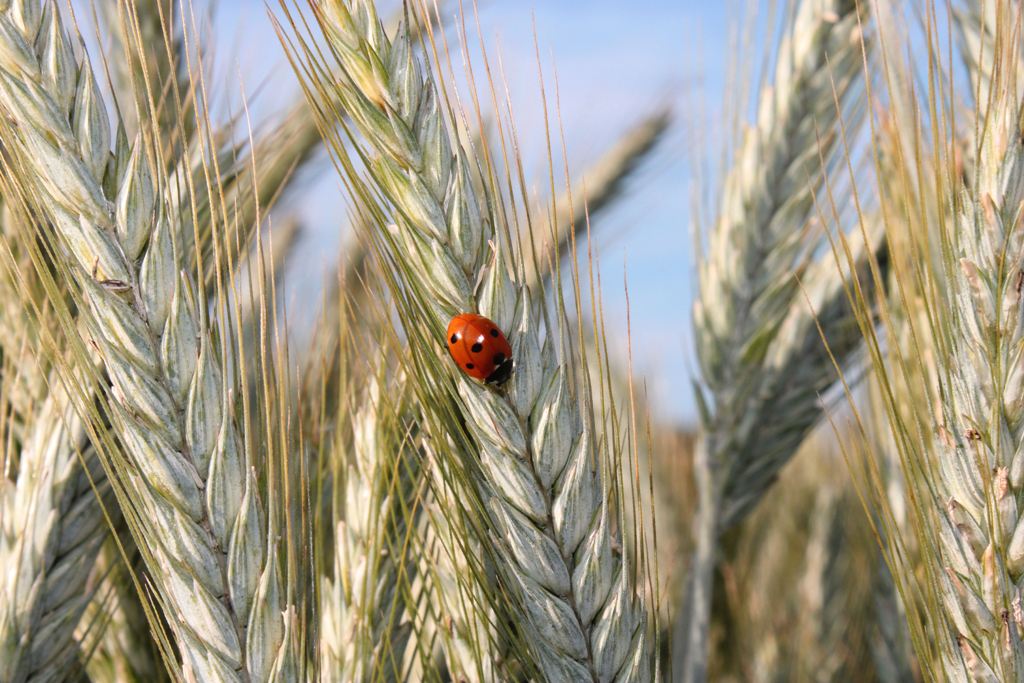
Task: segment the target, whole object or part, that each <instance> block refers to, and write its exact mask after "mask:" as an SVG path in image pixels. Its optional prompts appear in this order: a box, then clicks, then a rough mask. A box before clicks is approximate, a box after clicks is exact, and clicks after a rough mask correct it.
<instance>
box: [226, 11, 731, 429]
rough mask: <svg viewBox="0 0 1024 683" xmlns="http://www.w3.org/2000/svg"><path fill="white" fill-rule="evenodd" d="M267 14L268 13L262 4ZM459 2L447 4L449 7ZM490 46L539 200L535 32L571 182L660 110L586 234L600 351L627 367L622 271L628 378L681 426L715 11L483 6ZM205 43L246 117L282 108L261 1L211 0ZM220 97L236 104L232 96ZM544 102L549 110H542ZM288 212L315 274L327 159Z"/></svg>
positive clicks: (291, 87)
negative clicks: (212, 47) (642, 151)
mask: <svg viewBox="0 0 1024 683" xmlns="http://www.w3.org/2000/svg"><path fill="white" fill-rule="evenodd" d="M271 4H272V5H273V4H275V3H271ZM452 4H453V5H456V6H457V3H452ZM480 4H481V7H480V22H481V28H482V32H483V36H484V39H485V41H486V43H487V45H488V49H489V50H490V51H491V52H492V53H493V52H495V51H500V53H501V56H502V61H503V63H504V66H505V76H506V79H507V81H508V86H509V88H510V90H511V93H512V97H513V101H514V106H515V110H516V123H517V126H518V132H519V136H520V138H521V142H522V151H523V155H524V158H525V161H526V163H527V168H528V169H530V170H532V171H534V173H535V175H534V177H536V182H537V188H538V191H540V190H543V188H544V187H545V182H546V161H545V159H546V156H545V141H544V129H543V110H542V107H541V101H540V88H539V87H538V74H537V62H536V58H535V53H534V24H535V25H536V31H537V38H538V41H539V45H540V54H541V60H542V65H543V68H544V71H545V78H546V80H547V86H548V88H549V99H550V100H553V95H552V92H553V89H554V84H553V75H554V73H555V70H556V69H557V77H558V85H559V91H560V100H561V118H562V122H563V125H564V128H565V134H566V146H567V150H568V157H569V165H570V170H571V171H572V173H573V175H574V176H575V175H578V174H579V173H580V172H582V171H583V170H584V169H585V168H586V166H587V164H588V163H589V162H591V161H593V160H595V159H596V158H597V157H598V156H599V155H600V154H601V152H602V151H603V149H605V147H606V146H608V145H610V144H611V143H612V142H613V141H614V140H615V138H616V137H617V136H618V135H619V134H621V133H622V132H623V131H624V130H625V129H627V128H628V127H629V125H630V124H631V123H632V122H634V121H636V120H637V119H638V118H640V117H642V116H643V115H644V114H645V113H647V112H649V111H651V110H652V109H653V108H654V107H655V106H657V105H658V104H661V103H664V102H667V101H668V102H671V103H672V104H673V105H674V106H675V109H676V114H677V120H676V124H675V129H674V131H673V134H672V135H671V137H670V138H669V139H668V140H667V142H666V144H664V145H663V146H662V147H661V148H660V150H659V151H658V153H657V154H656V155H654V156H653V157H652V158H651V159H650V161H649V162H648V163H646V164H645V165H644V166H643V167H641V168H640V169H639V172H637V173H636V174H635V176H634V177H633V179H632V181H631V182H630V183H629V186H628V196H627V197H626V198H625V199H624V200H622V201H620V202H619V203H618V204H617V205H616V207H615V208H614V210H612V211H609V212H606V213H604V214H602V215H601V217H600V219H599V220H595V223H594V225H593V229H594V233H595V236H596V239H595V243H596V247H597V250H598V254H599V261H598V263H599V267H600V269H601V272H602V280H603V293H604V303H605V314H606V315H605V317H606V324H607V325H608V326H609V329H612V330H616V331H618V332H619V333H618V334H616V335H615V339H613V340H612V341H613V342H614V344H613V346H612V349H611V350H612V353H613V354H615V355H616V356H618V360H620V361H622V362H625V348H626V345H625V329H626V326H625V321H626V297H625V292H624V286H623V272H624V268H625V269H626V271H627V272H628V283H629V298H630V305H631V320H632V347H633V362H634V369H635V371H636V372H637V373H638V374H639V375H641V376H642V377H643V378H645V379H646V381H647V383H648V387H649V391H650V393H651V396H652V398H653V406H654V410H655V412H656V413H658V414H659V415H661V416H663V417H666V418H670V419H674V420H679V421H687V422H688V421H691V420H692V419H693V417H694V409H693V401H692V396H691V390H690V388H689V387H690V378H691V377H692V372H693V368H692V360H690V358H691V356H692V354H691V352H690V351H689V349H690V347H691V345H692V344H691V334H690V323H691V313H690V310H691V301H692V292H693V280H694V271H693V263H694V254H693V248H692V238H691V234H690V227H689V226H690V220H691V218H690V217H691V207H690V203H691V195H692V194H693V183H692V181H691V180H692V179H691V173H690V170H689V169H690V168H691V167H692V165H693V164H694V163H695V162H698V161H699V160H700V158H701V156H702V155H705V154H707V153H708V152H709V150H708V149H704V148H702V147H701V146H700V142H701V141H702V140H705V139H706V136H705V135H704V131H702V130H700V127H701V125H702V124H701V123H700V122H701V121H707V120H709V116H710V115H712V114H713V112H709V111H708V107H707V105H706V104H705V103H707V102H713V103H717V102H719V101H721V95H720V90H721V82H722V71H723V66H722V65H724V64H725V63H726V62H727V60H728V57H729V55H728V41H727V39H726V36H727V34H728V29H729V26H728V21H729V19H728V18H727V17H726V16H725V14H726V10H725V9H723V6H724V5H731V3H718V2H703V1H699V0H690V1H679V0H675V1H674V2H673V1H671V0H639V1H634V2H630V3H625V2H622V1H621V0H590V1H589V2H580V1H579V0H538V1H537V2H534V3H531V2H522V1H520V0H481V3H480ZM215 35H216V40H217V44H216V45H217V55H216V57H217V61H218V64H219V70H220V71H221V72H222V73H224V74H226V75H229V76H230V79H229V80H228V81H225V82H230V83H232V84H236V83H241V84H242V85H243V86H244V89H245V92H246V93H247V95H248V96H249V97H250V98H251V97H253V95H254V94H255V101H254V102H253V103H252V111H253V113H254V116H255V117H256V119H257V120H260V119H264V118H265V117H267V116H270V115H272V113H273V112H274V111H275V110H279V109H281V108H284V107H286V106H287V105H288V103H290V102H291V101H292V97H293V96H294V95H295V93H296V92H297V86H296V83H295V79H294V77H293V76H292V74H291V72H290V69H289V67H288V65H287V64H286V63H285V61H284V54H283V51H282V49H281V47H280V45H279V42H278V39H277V37H276V35H275V34H274V31H273V28H272V25H271V23H270V20H269V18H268V17H267V14H266V10H265V5H264V4H263V2H261V1H260V0H221V2H220V9H219V11H218V14H217V15H216V23H215ZM226 95H227V96H228V97H229V98H231V99H234V100H235V101H236V102H237V98H238V95H237V94H233V93H231V92H227V93H226ZM552 106H553V105H552ZM304 181H305V184H304V185H303V187H302V189H301V191H300V192H298V193H296V194H295V195H294V196H293V197H292V199H291V202H290V204H287V205H286V207H287V208H289V209H290V210H292V211H295V212H297V213H298V214H299V215H301V217H302V218H303V221H304V224H305V226H306V227H307V229H308V232H307V239H306V241H305V242H304V243H303V245H302V246H301V249H302V253H301V254H300V255H299V256H300V258H299V259H297V260H298V261H300V262H303V263H305V264H310V263H313V264H315V265H317V266H318V267H319V268H326V267H327V266H328V265H329V264H330V262H331V260H332V259H333V258H334V257H335V255H336V254H337V253H338V249H339V245H340V244H341V242H342V240H343V238H344V235H345V234H346V232H347V230H346V228H345V223H346V220H345V218H346V214H345V208H344V207H345V204H344V200H343V197H342V195H343V192H342V191H341V189H340V186H339V183H338V181H337V179H336V177H335V174H334V170H333V168H332V167H331V166H330V164H329V163H328V162H327V161H326V159H321V162H320V163H319V164H318V165H317V166H316V167H315V168H314V169H312V170H311V171H308V172H307V173H306V175H305V177H304ZM315 270H316V269H310V268H308V265H307V267H304V269H303V270H302V271H301V272H299V273H293V275H300V276H301V277H302V280H303V281H302V282H299V283H297V285H298V286H295V287H293V288H292V289H291V291H290V292H289V295H288V301H287V303H288V305H289V307H290V309H292V310H293V312H298V311H297V310H296V308H297V307H300V306H302V305H305V304H307V303H308V302H309V301H315V300H316V299H317V296H318V289H319V281H318V280H317V279H316V276H315Z"/></svg>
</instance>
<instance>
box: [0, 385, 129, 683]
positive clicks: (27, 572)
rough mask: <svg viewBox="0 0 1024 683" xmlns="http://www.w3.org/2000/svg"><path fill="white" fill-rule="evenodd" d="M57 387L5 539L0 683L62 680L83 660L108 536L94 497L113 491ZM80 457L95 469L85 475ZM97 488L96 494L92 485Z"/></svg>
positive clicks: (30, 448)
mask: <svg viewBox="0 0 1024 683" xmlns="http://www.w3.org/2000/svg"><path fill="white" fill-rule="evenodd" d="M86 444H87V441H86V439H85V429H84V427H83V425H82V422H81V421H80V420H79V419H78V417H77V416H76V415H75V412H74V410H73V408H72V405H71V402H70V401H68V400H66V397H65V395H64V393H63V392H62V391H60V389H59V387H54V388H53V389H52V390H51V393H50V395H49V397H48V398H47V399H46V401H45V403H44V404H43V406H42V407H41V408H40V410H39V412H38V413H37V414H36V415H35V416H34V421H33V423H32V427H31V432H30V435H29V437H28V439H27V441H26V444H25V447H24V448H23V449H22V455H21V461H20V469H19V472H18V479H17V481H16V483H15V486H14V487H13V488H12V489H9V494H10V500H7V501H5V502H4V508H5V513H4V515H3V516H2V518H0V519H2V521H3V530H2V531H3V533H2V534H0V576H2V577H3V583H2V584H0V609H2V610H3V615H2V616H0V681H4V683H21V682H22V681H43V680H59V679H60V678H61V677H62V676H63V675H64V673H65V672H66V671H69V670H72V669H73V668H74V666H75V664H76V661H75V660H76V658H77V656H78V648H77V642H76V640H75V639H74V637H73V636H74V629H75V625H76V624H77V623H78V619H79V617H80V616H81V614H82V612H83V611H84V610H85V607H86V605H87V604H88V602H89V598H90V590H89V588H88V586H87V582H88V577H89V574H90V572H91V571H92V568H93V562H94V559H95V556H96V553H97V551H98V550H99V547H100V545H101V544H102V542H103V539H105V538H106V536H107V528H106V521H105V520H104V518H103V515H102V512H101V509H100V506H99V504H98V502H97V500H96V495H97V494H99V495H104V494H105V493H106V492H109V490H110V486H109V483H108V482H107V481H106V479H105V478H104V477H103V476H102V473H101V472H99V471H98V470H99V467H98V463H99V461H98V460H97V459H96V457H95V453H93V452H92V451H91V450H88V451H86V453H84V454H83V453H81V452H80V449H85V448H86ZM79 458H85V459H86V460H85V461H86V462H89V463H91V464H92V465H94V466H95V470H97V471H93V472H90V473H88V474H87V473H86V472H85V470H83V469H82V467H81V466H80V464H79ZM91 478H92V479H94V480H96V481H97V482H98V488H97V489H96V490H95V491H94V489H93V483H92V482H91V481H90V479H91Z"/></svg>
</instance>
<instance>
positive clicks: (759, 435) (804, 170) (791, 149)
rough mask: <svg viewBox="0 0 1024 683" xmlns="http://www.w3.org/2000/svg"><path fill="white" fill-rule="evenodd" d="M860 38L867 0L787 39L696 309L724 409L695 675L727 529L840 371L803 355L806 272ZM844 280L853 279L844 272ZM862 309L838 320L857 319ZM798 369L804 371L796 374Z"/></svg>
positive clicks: (815, 8)
mask: <svg viewBox="0 0 1024 683" xmlns="http://www.w3.org/2000/svg"><path fill="white" fill-rule="evenodd" d="M860 36H861V29H860V19H859V17H858V14H857V3H856V1H855V0H803V1H802V2H800V3H799V5H798V6H797V10H796V15H795V17H794V18H793V23H792V25H791V26H790V28H789V30H788V31H787V33H786V34H785V36H784V38H783V41H782V43H781V44H780V47H779V51H778V61H777V64H776V68H775V77H774V84H773V86H772V88H770V89H768V90H766V91H764V92H763V93H762V94H761V100H760V108H759V112H758V119H757V124H756V126H755V127H754V128H753V129H752V130H750V131H749V132H748V134H747V136H746V139H745V140H744V142H743V145H742V146H741V148H740V149H739V152H738V155H737V157H736V159H735V160H734V162H733V167H732V170H731V171H730V172H729V174H728V176H727V177H726V180H725V185H724V188H723V194H722V200H721V206H720V208H719V217H718V221H717V223H716V224H715V226H714V229H713V230H712V231H711V234H710V240H709V249H708V254H707V256H706V257H705V259H704V260H703V261H702V263H701V267H700V297H699V300H698V302H697V303H696V305H695V309H694V320H695V326H696V331H697V346H698V355H699V357H700V362H701V369H702V374H703V379H704V382H705V384H706V387H707V390H708V393H709V394H710V399H711V400H710V401H708V402H709V403H711V404H713V406H714V407H713V413H712V412H711V411H710V409H709V410H705V411H704V419H703V421H704V423H705V424H704V431H703V434H702V438H701V442H700V444H699V445H698V448H697V452H696V461H695V466H696V476H697V481H698V490H699V492H700V507H699V511H698V518H697V523H696V524H697V529H696V533H695V536H696V538H697V550H696V556H695V560H694V563H693V565H692V567H691V572H692V575H691V576H692V580H691V582H690V586H689V589H688V597H687V599H686V602H687V603H688V605H689V606H688V607H684V608H683V609H681V610H680V615H679V622H678V623H677V626H676V633H675V639H676V642H675V645H674V648H673V649H674V655H673V657H674V659H673V661H674V667H675V668H676V669H677V671H684V672H685V679H684V680H688V681H700V680H703V679H704V678H705V677H706V660H707V644H706V639H707V628H708V616H709V609H710V591H711V572H712V569H713V567H714V563H715V545H716V544H717V538H718V535H719V534H720V533H721V532H722V531H724V530H725V529H726V528H728V526H730V525H733V524H735V523H736V522H737V521H738V520H739V519H741V518H742V517H743V516H744V515H745V514H746V513H747V512H748V511H749V510H750V509H751V507H752V506H753V505H754V504H755V503H756V502H757V501H758V500H759V499H760V498H761V496H762V495H763V494H764V491H765V490H766V489H767V488H768V487H769V486H770V485H771V482H772V481H773V480H774V478H775V476H776V475H777V473H778V471H779V470H780V469H781V467H782V466H783V465H784V464H785V463H786V462H787V461H788V460H789V459H790V458H791V457H792V455H793V453H794V452H795V451H796V447H797V446H798V445H799V443H800V441H801V440H802V438H803V436H804V435H805V434H806V432H807V430H808V429H809V428H810V426H811V425H813V424H814V422H815V421H816V420H817V418H818V417H819V416H820V414H821V407H820V405H819V404H818V391H819V390H820V389H821V388H822V380H823V379H824V378H828V377H833V376H834V371H833V367H832V360H831V359H830V357H829V355H828V354H827V353H825V352H821V353H819V354H817V358H815V359H814V362H813V363H809V362H807V359H805V358H804V357H803V355H802V354H804V353H806V352H807V351H808V349H814V348H817V349H821V348H822V343H821V339H820V334H819V331H818V328H817V326H816V325H815V320H814V313H813V312H812V311H809V310H808V309H807V306H806V304H805V302H804V301H802V298H803V295H802V294H801V293H800V289H799V285H798V279H797V278H796V277H794V275H795V273H796V272H798V268H800V266H801V264H802V263H804V262H805V261H806V259H807V258H808V256H809V254H810V251H809V249H810V247H809V246H808V245H813V244H816V243H818V240H819V239H820V234H821V233H820V230H821V228H820V226H817V227H816V226H815V221H814V220H813V217H814V201H815V195H816V193H817V192H818V190H819V189H820V188H821V187H822V184H823V180H824V178H823V165H824V168H828V166H829V165H830V164H832V163H833V161H834V159H835V158H836V156H837V154H838V152H839V148H840V146H839V145H838V144H837V140H838V138H839V123H838V121H839V115H840V114H839V111H837V107H838V108H840V109H841V108H843V107H846V106H848V104H849V102H848V98H849V97H850V96H851V93H853V91H854V88H853V85H854V83H855V82H856V80H857V76H858V74H859V72H860V70H861V63H862V62H861V54H862V51H861V48H862V42H861V38H860ZM837 99H838V102H837ZM846 125H847V126H850V125H851V123H850V122H846ZM816 231H817V232H816ZM829 265H832V264H831V263H830V264H829ZM833 270H834V267H833ZM831 279H832V280H833V281H835V282H836V283H838V284H839V285H841V276H840V274H839V273H838V272H834V273H833V274H832V276H831ZM846 298H847V293H846V292H845V291H843V288H842V286H838V287H834V288H833V289H832V297H831V298H830V300H829V301H830V302H831V303H827V304H826V305H829V306H834V307H836V308H838V309H840V310H842V309H843V308H844V303H845V301H846ZM850 309H851V307H850V306H849V305H846V306H845V310H846V311H847V312H848V315H847V316H845V317H844V316H838V319H837V320H835V321H834V322H835V323H837V324H838V325H840V326H845V327H848V328H849V327H852V328H853V329H854V330H855V329H856V325H855V323H854V319H853V314H852V311H851V310H850ZM787 319H788V320H787ZM822 330H823V332H824V336H825V337H826V338H830V336H831V335H832V334H833V333H834V332H835V331H836V330H835V329H833V328H832V327H831V326H830V325H828V324H826V325H823V327H822ZM780 331H781V332H782V333H781V334H780ZM845 336H846V337H847V338H848V337H849V336H850V335H849V332H847V333H846V335H845ZM844 350H845V351H847V352H848V351H849V350H850V349H849V348H847V349H844ZM835 355H836V357H837V358H839V359H840V362H844V361H845V358H844V357H843V356H842V355H841V354H840V353H835ZM764 365H767V366H768V367H764ZM794 368H796V369H798V370H799V371H800V375H799V376H792V375H791V374H789V373H791V372H792V370H793V369H794ZM684 662H685V663H684Z"/></svg>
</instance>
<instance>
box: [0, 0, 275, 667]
mask: <svg viewBox="0 0 1024 683" xmlns="http://www.w3.org/2000/svg"><path fill="white" fill-rule="evenodd" d="M3 10H4V11H3V12H2V14H0V109H2V111H3V113H4V119H5V140H7V141H9V142H10V144H11V146H12V147H13V148H15V149H16V151H17V152H18V160H19V162H20V163H21V164H23V165H24V168H23V169H22V170H21V173H23V174H24V175H20V174H19V175H18V176H17V178H21V179H23V182H33V183H35V185H34V187H33V192H31V193H29V194H31V195H32V196H34V197H36V198H37V199H38V201H39V204H40V206H39V207H38V208H39V209H40V210H41V211H42V212H43V213H44V214H45V215H47V216H48V218H49V219H50V220H51V221H52V223H53V226H54V228H55V229H56V230H57V232H58V234H59V235H60V237H61V238H62V240H63V242H64V244H65V245H66V248H67V249H68V251H69V253H70V255H71V257H72V258H73V259H74V266H73V267H72V268H70V271H71V273H72V276H73V278H74V281H75V284H76V285H77V286H78V287H80V288H81V290H82V297H83V304H84V307H85V311H86V313H87V316H86V318H87V320H86V324H87V326H88V330H89V335H90V337H91V339H92V341H93V342H94V343H95V346H96V348H97V350H98V353H99V355H100V358H101V360H102V362H103V365H104V368H105V370H106V371H107V373H109V376H110V381H111V384H112V387H111V390H110V396H111V399H112V403H111V407H112V409H113V410H112V415H111V417H112V420H113V423H114V427H115V429H116V431H117V433H118V435H119V437H120V438H121V439H122V440H123V442H124V443H125V445H126V455H127V462H130V464H131V467H132V468H133V469H132V470H130V471H126V472H124V473H122V474H121V476H122V477H123V480H122V481H123V482H125V484H126V485H127V486H128V487H130V489H131V490H132V493H133V494H134V496H136V498H135V499H134V502H135V503H136V504H137V506H138V509H137V510H136V516H135V518H134V519H135V521H136V522H137V523H138V524H140V525H142V527H143V528H145V529H146V530H147V531H148V536H147V538H145V539H144V540H146V541H148V542H149V549H150V550H151V553H152V554H151V555H149V556H148V557H147V565H148V568H149V570H150V572H152V574H153V575H154V576H155V577H157V578H158V579H159V586H160V588H161V591H162V596H163V598H164V600H166V602H167V606H168V610H167V615H168V617H169V619H170V621H171V626H172V630H173V631H174V633H175V635H176V637H177V640H178V645H179V648H180V651H181V655H182V657H183V659H184V660H185V665H184V666H185V670H186V672H189V674H190V675H192V676H195V677H198V678H200V679H203V680H210V679H216V680H241V681H250V680H254V681H255V680H269V679H270V678H271V677H273V676H274V675H275V671H276V670H280V669H281V667H282V666H285V665H286V664H287V665H290V664H289V663H288V662H287V661H286V660H287V658H288V656H289V654H290V652H291V650H290V649H289V648H287V647H282V643H284V642H285V638H286V633H285V630H286V628H288V627H289V623H288V619H284V620H282V616H281V615H282V613H283V612H284V609H283V606H282V602H281V600H282V598H281V594H280V588H279V584H278V582H279V577H278V570H277V565H276V561H275V560H274V554H275V550H274V545H273V543H270V544H268V541H267V539H266V537H265V530H264V527H263V519H265V514H264V511H263V510H262V505H261V503H260V502H259V499H258V491H257V488H256V482H255V477H254V474H253V472H252V470H251V467H252V465H251V464H250V460H251V456H250V455H249V453H248V448H247V447H246V444H243V442H242V440H241V439H240V437H239V434H238V431H237V428H236V427H235V425H234V419H233V417H232V412H233V410H234V409H233V405H232V401H231V392H230V391H228V385H226V384H225V382H224V379H223V376H222V373H221V370H220V367H219V361H218V358H217V356H218V354H217V346H216V345H215V343H214V341H213V339H212V337H210V335H209V331H208V330H207V327H206V322H205V318H206V316H205V315H203V314H202V312H201V311H199V310H196V308H195V303H194V301H195V298H194V295H193V294H192V293H191V290H190V288H189V286H188V284H187V282H186V281H185V280H184V279H183V278H182V277H181V276H180V275H179V274H178V273H177V268H176V262H177V259H176V255H175V245H174V244H173V243H172V232H173V229H174V226H173V225H171V224H170V221H172V220H174V218H175V217H174V216H173V215H166V214H165V213H164V210H163V209H164V206H163V202H162V201H160V200H159V199H158V196H159V195H158V194H157V186H156V183H157V180H158V179H159V178H160V177H161V175H160V174H159V172H158V171H156V170H155V169H156V167H157V165H156V164H153V163H151V161H150V160H149V153H148V151H147V150H146V145H145V144H144V143H143V141H142V140H139V141H137V142H136V143H135V144H134V145H133V146H132V148H131V149H130V150H129V149H127V148H126V147H123V148H121V149H119V150H118V151H119V153H118V155H117V156H115V157H114V160H115V166H114V167H113V169H114V172H115V173H116V175H115V176H114V184H106V183H104V174H105V173H106V172H107V164H108V157H109V126H110V121H109V119H108V117H107V114H106V111H105V107H104V105H103V102H102V98H101V97H100V95H99V92H98V90H97V88H96V85H95V80H94V76H93V72H92V69H91V67H90V66H89V64H88V62H86V61H83V62H81V63H79V61H78V60H77V58H76V57H75V54H74V51H73V50H72V46H71V41H70V39H69V37H68V35H67V33H66V32H65V30H64V27H63V22H62V19H61V17H60V13H59V11H58V9H57V6H56V4H55V3H53V2H47V3H45V4H43V5H40V4H39V3H37V2H33V1H29V2H24V3H15V4H10V5H8V6H7V7H5V8H3ZM107 175H108V176H109V174H107ZM27 179H31V180H30V181H29V180H27ZM110 187H116V188H117V189H116V193H114V194H112V195H109V196H108V192H109V191H110V190H109V188H110ZM44 198H45V199H44ZM108 473H109V472H108Z"/></svg>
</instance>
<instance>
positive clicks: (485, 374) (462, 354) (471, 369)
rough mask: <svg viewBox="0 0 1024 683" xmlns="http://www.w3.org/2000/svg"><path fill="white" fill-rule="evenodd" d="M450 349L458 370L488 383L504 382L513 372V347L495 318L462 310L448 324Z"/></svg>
mask: <svg viewBox="0 0 1024 683" xmlns="http://www.w3.org/2000/svg"><path fill="white" fill-rule="evenodd" d="M448 352H449V353H451V354H452V360H454V361H455V363H456V364H457V365H458V366H459V369H460V370H462V371H463V372H464V373H466V374H467V375H469V376H470V377H472V378H473V379H480V380H483V381H484V382H486V383H487V384H499V385H500V384H503V383H504V382H505V381H506V380H508V378H509V377H510V376H511V375H512V347H511V346H509V343H508V339H506V338H505V335H504V333H502V331H501V330H499V329H498V326H497V325H495V324H494V321H492V320H489V319H488V318H485V317H483V316H482V315H475V314H473V313H460V314H458V315H457V316H455V317H454V318H452V319H451V322H449V323H448Z"/></svg>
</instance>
